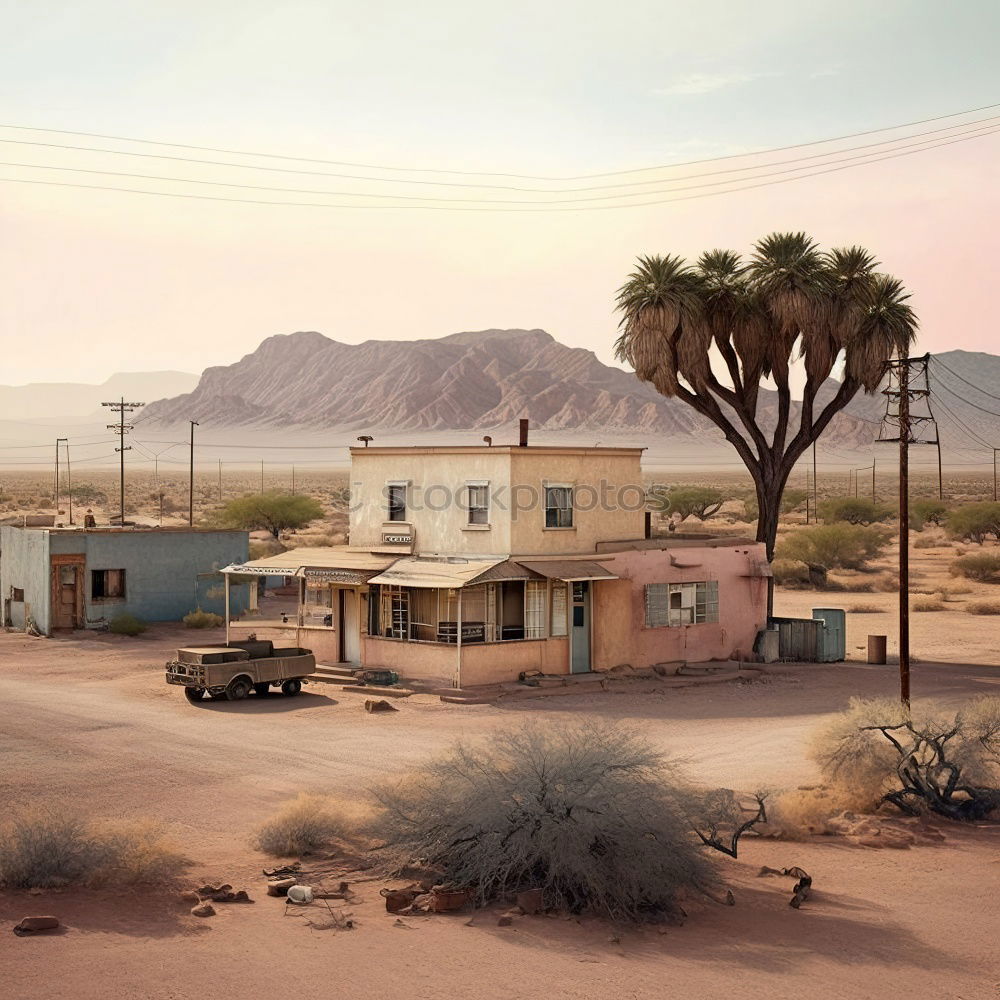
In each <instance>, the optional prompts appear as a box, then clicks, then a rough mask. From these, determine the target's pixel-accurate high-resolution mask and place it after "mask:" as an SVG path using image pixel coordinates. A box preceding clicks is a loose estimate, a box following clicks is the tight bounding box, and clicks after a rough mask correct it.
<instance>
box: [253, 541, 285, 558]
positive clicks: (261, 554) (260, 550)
mask: <svg viewBox="0 0 1000 1000" xmlns="http://www.w3.org/2000/svg"><path fill="white" fill-rule="evenodd" d="M287 551H288V550H287V549H286V548H285V546H284V545H282V544H281V542H276V541H273V540H269V541H266V542H262V541H257V540H256V539H255V540H254V541H252V542H251V543H250V559H251V560H254V559H266V558H267V557H268V556H277V555H281V553H282V552H287Z"/></svg>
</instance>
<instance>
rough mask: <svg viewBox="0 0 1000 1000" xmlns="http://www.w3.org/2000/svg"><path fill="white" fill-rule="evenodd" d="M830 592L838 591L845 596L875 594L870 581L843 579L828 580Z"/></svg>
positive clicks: (873, 586)
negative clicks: (845, 594)
mask: <svg viewBox="0 0 1000 1000" xmlns="http://www.w3.org/2000/svg"><path fill="white" fill-rule="evenodd" d="M830 584H831V588H830V589H831V590H840V591H843V592H844V593H847V594H872V593H874V592H875V585H874V584H873V583H872V581H871V580H857V579H845V578H844V577H836V578H833V577H831V578H830Z"/></svg>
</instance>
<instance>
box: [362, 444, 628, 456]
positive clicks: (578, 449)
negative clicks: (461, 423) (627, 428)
mask: <svg viewBox="0 0 1000 1000" xmlns="http://www.w3.org/2000/svg"><path fill="white" fill-rule="evenodd" d="M645 450H646V449H645V448H644V447H636V448H613V447H597V446H595V447H593V448H588V447H585V446H578V445H556V444H551V445H550V444H529V445H524V446H523V447H522V446H521V445H517V444H494V445H486V444H449V445H419V444H415V445H385V446H381V447H380V446H378V445H375V446H373V447H370V448H365V447H361V446H353V447H351V449H350V452H351V457H352V458H353V457H354V456H355V455H528V454H532V455H642V453H643V452H644V451H645Z"/></svg>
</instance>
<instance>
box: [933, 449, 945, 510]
mask: <svg viewBox="0 0 1000 1000" xmlns="http://www.w3.org/2000/svg"><path fill="white" fill-rule="evenodd" d="M934 444H935V445H937V459H938V500H943V499H944V474H943V472H942V471H941V435H940V434H939V435H938V438H937V440H936V441H935V442H934Z"/></svg>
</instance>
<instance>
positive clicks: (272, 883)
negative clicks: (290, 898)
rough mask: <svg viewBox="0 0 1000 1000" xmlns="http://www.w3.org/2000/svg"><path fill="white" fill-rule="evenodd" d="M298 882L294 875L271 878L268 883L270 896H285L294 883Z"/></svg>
mask: <svg viewBox="0 0 1000 1000" xmlns="http://www.w3.org/2000/svg"><path fill="white" fill-rule="evenodd" d="M296 882H298V879H297V878H296V877H295V876H294V875H289V876H287V877H286V878H275V879H270V880H269V881H268V883H267V894H268V895H269V896H284V895H285V894H286V893H287V892H288V890H289V889H291V887H292V886H293V885H295V884H296Z"/></svg>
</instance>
